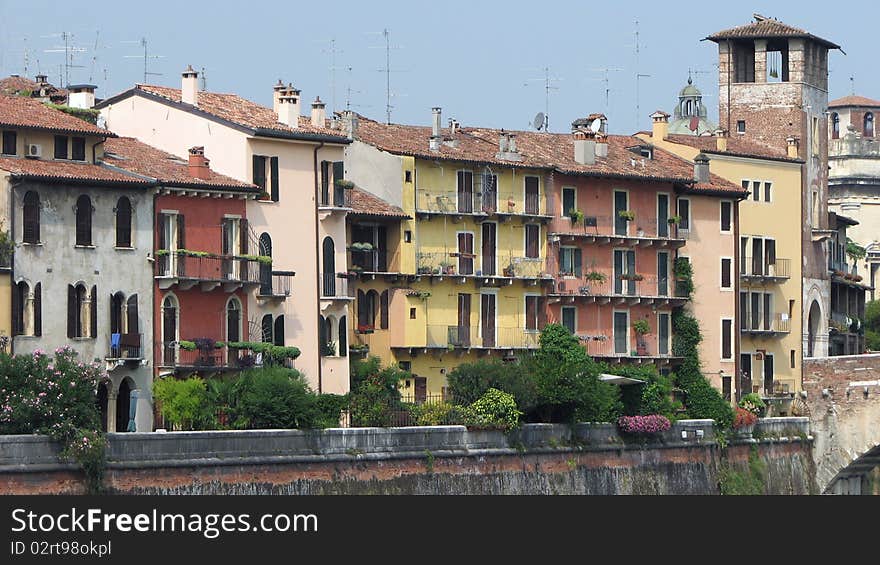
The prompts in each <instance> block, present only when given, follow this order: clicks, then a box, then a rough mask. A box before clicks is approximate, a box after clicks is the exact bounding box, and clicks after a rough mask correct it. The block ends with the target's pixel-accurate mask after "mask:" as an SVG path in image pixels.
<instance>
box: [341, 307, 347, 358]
mask: <svg viewBox="0 0 880 565" xmlns="http://www.w3.org/2000/svg"><path fill="white" fill-rule="evenodd" d="M339 355H341V356H342V357H345V356H347V355H348V319H347V317H346V316H343V317H341V318H339Z"/></svg>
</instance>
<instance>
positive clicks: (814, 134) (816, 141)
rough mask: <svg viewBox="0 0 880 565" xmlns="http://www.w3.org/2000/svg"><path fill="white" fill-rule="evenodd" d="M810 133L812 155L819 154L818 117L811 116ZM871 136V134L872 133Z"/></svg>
mask: <svg viewBox="0 0 880 565" xmlns="http://www.w3.org/2000/svg"><path fill="white" fill-rule="evenodd" d="M811 133H812V135H811V136H810V137H811V138H812V139H810V141H811V142H812V143H810V146H811V148H812V150H813V156H814V157H815V156H817V155H819V118H816V117H814V118H813V129H812V131H811ZM872 136H873V134H872Z"/></svg>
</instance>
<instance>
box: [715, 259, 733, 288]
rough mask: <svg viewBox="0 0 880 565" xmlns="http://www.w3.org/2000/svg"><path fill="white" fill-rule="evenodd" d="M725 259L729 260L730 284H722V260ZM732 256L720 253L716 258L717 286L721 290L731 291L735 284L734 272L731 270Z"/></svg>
mask: <svg viewBox="0 0 880 565" xmlns="http://www.w3.org/2000/svg"><path fill="white" fill-rule="evenodd" d="M725 259H727V260H729V261H730V273H729V277H728V278H729V279H730V286H724V260H725ZM733 263H734V261H733V257H728V256H727V255H722V256H721V257H719V258H718V288H719V289H721V292H733V290H734V287H735V286H736V285H735V284H734V281H733V277H734V272H733Z"/></svg>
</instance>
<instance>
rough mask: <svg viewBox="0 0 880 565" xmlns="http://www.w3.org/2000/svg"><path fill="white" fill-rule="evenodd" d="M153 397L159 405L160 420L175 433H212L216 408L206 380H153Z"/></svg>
mask: <svg viewBox="0 0 880 565" xmlns="http://www.w3.org/2000/svg"><path fill="white" fill-rule="evenodd" d="M153 398H155V399H156V400H158V401H159V402H160V403H161V413H162V417H164V418H165V422H166V424H171V426H170V427H171V428H172V429H175V430H184V431H188V430H212V429H215V427H216V417H215V408H216V405H215V404H214V402H212V398H211V395H210V394H208V389H207V386H206V384H205V381H204V380H203V379H201V378H199V377H191V378H188V379H175V378H173V377H166V378H163V379H158V380H155V381H153Z"/></svg>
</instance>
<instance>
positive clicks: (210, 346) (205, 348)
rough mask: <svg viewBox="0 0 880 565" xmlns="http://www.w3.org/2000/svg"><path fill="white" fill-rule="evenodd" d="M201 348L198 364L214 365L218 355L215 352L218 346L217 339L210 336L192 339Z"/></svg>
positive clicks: (197, 347)
mask: <svg viewBox="0 0 880 565" xmlns="http://www.w3.org/2000/svg"><path fill="white" fill-rule="evenodd" d="M192 341H193V343H194V344H195V346H196V349H198V350H199V357H198V359H196V365H205V366H213V365H215V364H216V361H217V359H216V357H215V356H214V354H213V351H214V349H216V347H217V340H215V339H211V338H210V337H197V338H195V339H194V340H192Z"/></svg>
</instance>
